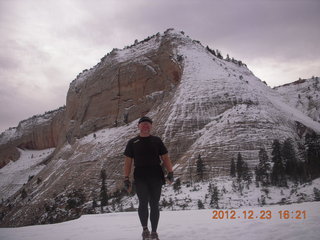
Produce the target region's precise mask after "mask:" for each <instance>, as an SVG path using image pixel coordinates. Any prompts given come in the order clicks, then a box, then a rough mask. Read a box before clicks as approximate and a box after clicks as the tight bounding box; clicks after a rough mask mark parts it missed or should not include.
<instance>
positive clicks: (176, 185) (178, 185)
mask: <svg viewBox="0 0 320 240" xmlns="http://www.w3.org/2000/svg"><path fill="white" fill-rule="evenodd" d="M180 189H181V182H180V178H178V179H177V180H176V181H175V182H174V184H173V190H174V191H175V192H176V191H177V192H179V191H180Z"/></svg>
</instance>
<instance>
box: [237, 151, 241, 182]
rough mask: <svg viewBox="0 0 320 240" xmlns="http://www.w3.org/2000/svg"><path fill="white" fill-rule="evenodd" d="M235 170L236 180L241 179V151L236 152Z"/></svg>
mask: <svg viewBox="0 0 320 240" xmlns="http://www.w3.org/2000/svg"><path fill="white" fill-rule="evenodd" d="M236 172H237V176H238V180H240V179H242V175H243V160H242V156H241V153H238V156H237V165H236Z"/></svg>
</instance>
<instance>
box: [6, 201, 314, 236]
mask: <svg viewBox="0 0 320 240" xmlns="http://www.w3.org/2000/svg"><path fill="white" fill-rule="evenodd" d="M285 210H288V211H289V213H290V216H289V218H288V219H284V218H283V219H281V217H280V213H279V211H285ZM213 211H214V209H211V210H189V211H163V212H161V217H160V223H159V228H158V232H159V237H160V239H161V240H180V239H181V240H194V239H197V240H209V239H210V240H211V239H216V240H218V239H223V240H228V239H230V240H231V239H232V240H234V239H237V240H242V239H243V240H253V239H260V240H263V239H266V240H274V239H285V240H295V239H296V240H301V239H307V240H318V239H319V236H320V228H319V226H320V202H309V203H301V204H292V205H274V206H267V207H252V208H251V207H245V208H241V209H235V213H236V217H235V219H226V218H224V219H212V217H213V216H214V215H213ZM224 211H226V210H224ZM244 211H246V213H249V211H253V219H245V218H244V216H245V215H244V213H243V212H244ZM263 211H270V213H271V214H272V215H271V218H270V219H259V217H260V216H261V213H263ZM298 211H301V212H303V211H305V213H303V214H301V215H300V217H301V219H296V218H295V217H297V212H298ZM229 212H230V210H229ZM282 213H284V212H282ZM229 216H230V215H229ZM248 216H249V214H247V218H248ZM140 234H141V227H140V225H139V220H138V215H137V212H129V213H109V214H98V215H85V216H82V217H81V218H79V219H77V220H73V221H69V222H64V223H59V224H51V225H38V226H30V227H20V228H2V229H0V239H2V240H44V239H46V240H58V239H59V240H67V239H68V240H88V239H94V240H100V239H101V240H126V239H128V240H131V239H141V237H140V236H141V235H140Z"/></svg>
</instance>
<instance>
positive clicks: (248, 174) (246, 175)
mask: <svg viewBox="0 0 320 240" xmlns="http://www.w3.org/2000/svg"><path fill="white" fill-rule="evenodd" d="M242 169H243V171H242V179H243V180H244V181H246V182H247V184H248V185H249V184H251V180H252V175H251V172H250V170H249V167H248V164H247V163H246V162H245V161H243V165H242Z"/></svg>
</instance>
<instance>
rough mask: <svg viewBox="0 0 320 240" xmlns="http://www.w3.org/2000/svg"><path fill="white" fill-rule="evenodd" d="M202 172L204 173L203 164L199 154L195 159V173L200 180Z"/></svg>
mask: <svg viewBox="0 0 320 240" xmlns="http://www.w3.org/2000/svg"><path fill="white" fill-rule="evenodd" d="M203 173H204V164H203V161H202V158H201V155H200V154H199V156H198V160H197V175H198V179H199V180H200V181H202V180H203Z"/></svg>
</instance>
